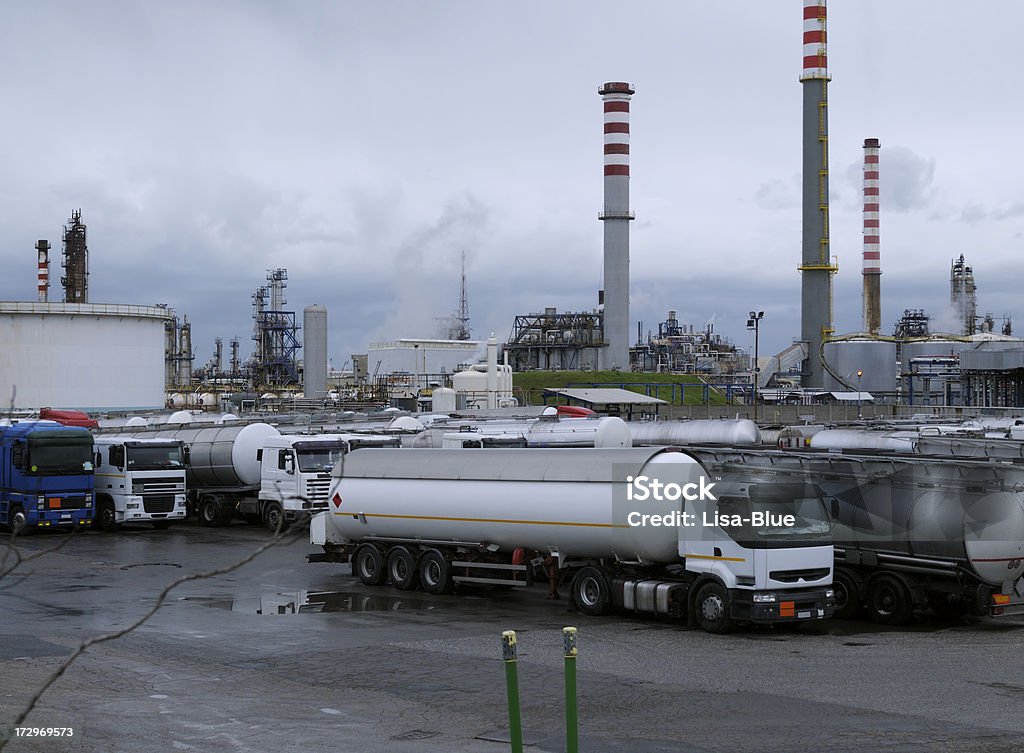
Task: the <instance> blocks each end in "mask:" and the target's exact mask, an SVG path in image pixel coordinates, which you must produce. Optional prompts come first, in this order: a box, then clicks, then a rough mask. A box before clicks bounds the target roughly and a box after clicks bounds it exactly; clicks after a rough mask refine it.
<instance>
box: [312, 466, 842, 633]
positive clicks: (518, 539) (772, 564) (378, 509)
mask: <svg viewBox="0 0 1024 753" xmlns="http://www.w3.org/2000/svg"><path fill="white" fill-rule="evenodd" d="M713 474H714V469H710V470H709V469H706V468H705V466H704V465H702V461H701V460H700V459H699V457H698V456H697V455H695V454H693V453H690V452H683V451H679V450H677V449H670V448H662V447H658V448H642V449H582V448H580V449H532V448H524V449H512V450H508V449H491V450H488V451H487V452H466V451H465V450H446V449H419V450H413V451H410V450H408V449H406V450H389V449H384V450H376V451H374V452H368V451H365V450H357V451H355V452H352V453H349V454H348V455H345V456H344V457H343V458H342V460H341V461H340V462H339V463H338V464H337V465H335V467H334V470H333V471H332V477H333V478H332V481H331V490H330V493H329V498H330V502H329V509H328V510H327V511H326V512H322V513H318V514H317V515H315V516H313V518H312V520H311V523H310V541H311V543H313V544H314V545H317V546H320V547H322V548H323V552H322V553H317V554H313V555H310V556H309V560H310V561H311V562H348V563H350V564H351V568H352V574H353V575H354V576H356V577H358V578H359V579H360V580H361V581H362V582H363V583H364V584H365V585H368V586H381V585H384V584H385V583H387V582H389V581H390V583H391V584H392V585H393V586H394V587H395V588H397V589H399V590H411V589H414V588H417V587H419V588H421V589H422V590H423V591H426V592H427V593H429V594H443V593H447V592H449V591H450V590H452V589H453V588H455V587H459V586H466V585H469V586H474V585H496V586H506V587H519V586H528V585H531V584H532V583H533V580H534V578H535V577H537V576H538V575H539V577H541V578H542V579H543V578H545V577H546V579H547V582H548V587H549V597H550V598H558V597H559V594H558V587H559V584H560V583H564V582H568V583H569V591H570V599H571V601H572V602H573V603H574V604H575V606H576V608H577V609H578V610H579V611H581V612H583V613H585V614H588V615H599V614H603V613H605V612H606V611H608V610H610V609H612V608H620V609H624V610H627V611H634V612H642V613H653V614H660V615H668V616H672V617H677V618H686V619H687V620H688V622H690V624H691V625H695V626H700V627H701V628H703V629H705V630H707V631H709V632H716V633H718V632H725V631H727V630H729V629H730V628H731V627H732V626H733V625H735V624H742V623H757V624H775V623H779V622H797V621H811V620H820V619H824V618H826V617H829V616H830V615H831V613H832V610H833V601H832V600H833V592H832V589H831V585H830V584H831V582H832V557H833V553H832V544H831V537H830V525H829V520H828V514H827V511H826V509H825V506H824V504H823V502H822V499H821V495H820V493H819V492H818V491H817V490H816V489H814V488H813V487H812V486H811V485H808V484H794V483H788V484H775V483H767V484H766V483H756V484H755V483H747V482H746V481H745V480H744V478H743V475H742V474H736V473H732V474H729V475H728V477H727V478H726V477H721V476H718V475H713ZM766 516H767V517H766Z"/></svg>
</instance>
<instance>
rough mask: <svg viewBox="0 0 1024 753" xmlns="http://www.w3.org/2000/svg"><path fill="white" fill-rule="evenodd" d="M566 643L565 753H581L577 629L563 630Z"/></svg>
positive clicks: (563, 638)
mask: <svg viewBox="0 0 1024 753" xmlns="http://www.w3.org/2000/svg"><path fill="white" fill-rule="evenodd" d="M562 640H563V641H564V642H565V751H566V753H579V745H580V741H579V733H580V730H579V719H578V715H577V713H576V628H574V627H567V628H562Z"/></svg>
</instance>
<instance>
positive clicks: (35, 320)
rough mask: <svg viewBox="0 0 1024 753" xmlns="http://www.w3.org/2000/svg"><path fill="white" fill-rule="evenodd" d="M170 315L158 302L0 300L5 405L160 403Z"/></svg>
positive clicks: (117, 407) (114, 407)
mask: <svg viewBox="0 0 1024 753" xmlns="http://www.w3.org/2000/svg"><path fill="white" fill-rule="evenodd" d="M171 315H172V314H171V311H170V310H169V309H167V308H164V307H160V306H134V305H128V304H116V303H58V302H46V303H40V302H35V303H30V302H27V301H0V353H2V354H3V356H2V358H0V395H2V396H3V398H2V399H3V404H4V406H5V408H13V409H15V410H18V409H35V410H38V409H39V408H44V407H51V408H57V409H61V408H74V409H78V410H87V411H91V412H98V411H128V410H131V411H136V410H158V409H161V408H163V407H164V401H165V399H166V398H165V391H164V388H165V357H164V342H165V335H164V323H165V322H166V321H167V320H168V319H169V318H170V316H171ZM91 364H100V365H102V368H94V367H92V366H91Z"/></svg>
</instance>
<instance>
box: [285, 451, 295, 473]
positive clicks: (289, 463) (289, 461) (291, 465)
mask: <svg viewBox="0 0 1024 753" xmlns="http://www.w3.org/2000/svg"><path fill="white" fill-rule="evenodd" d="M284 472H285V473H287V474H288V475H289V476H290V475H291V474H293V473H295V456H294V455H292V454H291V453H290V452H289V453H288V454H287V455H285V456H284Z"/></svg>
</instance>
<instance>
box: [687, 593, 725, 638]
mask: <svg viewBox="0 0 1024 753" xmlns="http://www.w3.org/2000/svg"><path fill="white" fill-rule="evenodd" d="M693 608H694V610H695V615H696V617H697V624H698V625H699V626H700V628H701V630H703V631H705V632H707V633H718V634H721V633H728V632H729V631H730V630H732V618H731V617H729V599H728V597H727V596H726V593H725V588H723V587H722V586H720V585H719V584H718V583H714V582H711V583H705V584H704V585H703V586H701V588H700V590H699V591H697V598H696V599H694V601H693Z"/></svg>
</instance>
